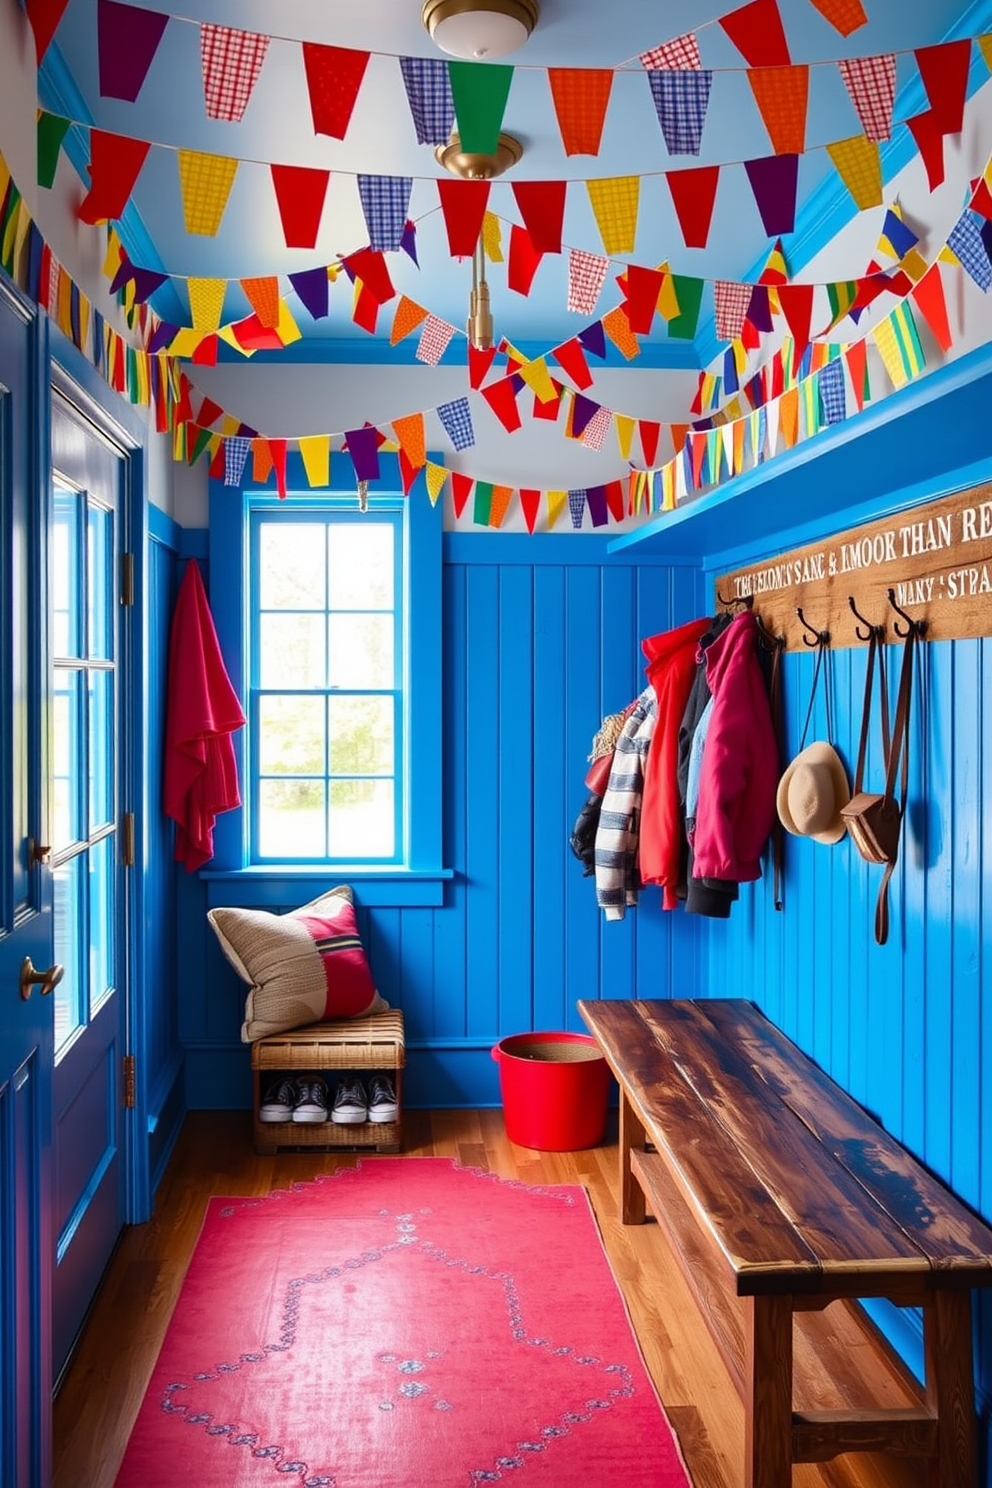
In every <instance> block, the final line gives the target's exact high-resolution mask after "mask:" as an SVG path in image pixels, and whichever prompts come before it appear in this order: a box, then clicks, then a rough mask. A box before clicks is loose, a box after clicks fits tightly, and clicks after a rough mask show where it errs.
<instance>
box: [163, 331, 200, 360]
mask: <svg viewBox="0 0 992 1488" xmlns="http://www.w3.org/2000/svg"><path fill="white" fill-rule="evenodd" d="M202 340H203V332H202V331H195V330H194V329H193V327H192V326H180V327H179V329H178V331H177V332H176V334H175V335H174V336H173V338H172V340H171V341H170V342H169V355H170V356H177V357H191V356H192V355H193V353H194V352H195V351H196V350H197V348H198V347H199V345H200V342H201V341H202Z"/></svg>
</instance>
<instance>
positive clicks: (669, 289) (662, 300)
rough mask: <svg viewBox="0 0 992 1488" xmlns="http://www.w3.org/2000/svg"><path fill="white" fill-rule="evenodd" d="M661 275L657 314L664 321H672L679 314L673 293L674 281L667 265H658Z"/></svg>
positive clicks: (676, 297)
mask: <svg viewBox="0 0 992 1488" xmlns="http://www.w3.org/2000/svg"><path fill="white" fill-rule="evenodd" d="M659 267H660V269H661V273H662V280H661V289H660V290H659V292H658V314H659V315H660V316H662V317H663V318H664V319H665V320H674V319H675V317H676V316H677V315H678V313H679V298H678V295H677V294H676V292H675V281H674V280H673V278H672V275H671V272H670V270H669V267H668V264H667V263H663V264H661V265H659Z"/></svg>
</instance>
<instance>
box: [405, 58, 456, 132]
mask: <svg viewBox="0 0 992 1488" xmlns="http://www.w3.org/2000/svg"><path fill="white" fill-rule="evenodd" d="M400 72H401V73H402V75H403V86H404V88H405V89H406V99H407V103H408V104H409V105H410V114H411V116H412V118H413V126H414V128H415V129H416V131H417V144H418V145H446V144H447V143H448V136H449V135H450V134H451V131H452V129H453V127H454V123H455V103H454V97H453V95H452V92H451V78H450V76H449V74H448V64H447V62H444V61H442V59H441V58H440V57H401V58H400Z"/></svg>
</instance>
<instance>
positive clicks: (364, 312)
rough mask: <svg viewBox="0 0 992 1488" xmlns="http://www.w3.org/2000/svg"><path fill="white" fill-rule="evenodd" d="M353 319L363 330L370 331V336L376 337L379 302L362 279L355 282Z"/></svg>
mask: <svg viewBox="0 0 992 1488" xmlns="http://www.w3.org/2000/svg"><path fill="white" fill-rule="evenodd" d="M351 319H352V321H353V323H354V324H355V325H357V326H358V327H359V328H360V329H361V330H363V331H368V333H369V335H370V336H374V335H375V328H376V324H377V322H378V319H379V301H378V300H377V299H376V297H375V295H374V294H373V293H372V291H371V290H370V289H369V287H368V285H367V284H363V283H362V281H361V279H356V280H355V295H354V303H353V304H352V308H351Z"/></svg>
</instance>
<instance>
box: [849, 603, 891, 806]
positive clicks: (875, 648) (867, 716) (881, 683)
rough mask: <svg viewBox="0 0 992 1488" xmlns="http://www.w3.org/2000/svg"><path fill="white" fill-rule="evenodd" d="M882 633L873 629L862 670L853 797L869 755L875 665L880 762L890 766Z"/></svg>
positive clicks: (860, 781)
mask: <svg viewBox="0 0 992 1488" xmlns="http://www.w3.org/2000/svg"><path fill="white" fill-rule="evenodd" d="M884 635H885V631H884V630H883V629H882V627H881V626H880V625H873V626H872V628H871V636H870V637H869V640H868V665H867V667H866V669H865V699H864V703H863V705H862V709H861V737H860V739H859V740H858V763H857V768H856V769H855V771H854V789H853V791H852V792H851V794H852V795H855V796H856V795H857V794H858V793H859V792H860V791H861V790H862V789H863V788H864V786H863V782H864V778H865V758H866V755H867V751H868V730H869V727H870V725H871V689H872V683H873V682H874V679H875V665H876V662H877V665H878V700H879V705H880V710H881V714H882V758H883V760H884V761H885V764H886V768H888V762H889V750H890V747H891V746H890V740H889V683H888V678H887V676H886V671H885V652H884V650H883V648H882V639H883V637H884Z"/></svg>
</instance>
